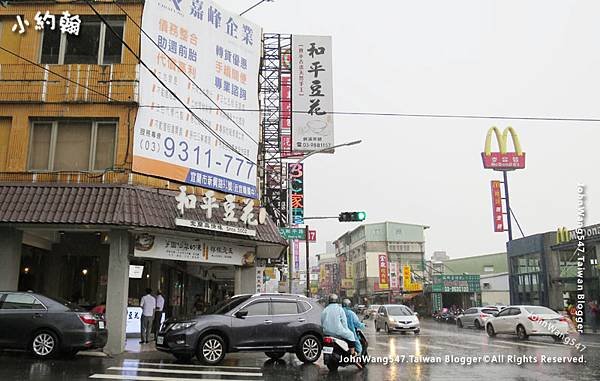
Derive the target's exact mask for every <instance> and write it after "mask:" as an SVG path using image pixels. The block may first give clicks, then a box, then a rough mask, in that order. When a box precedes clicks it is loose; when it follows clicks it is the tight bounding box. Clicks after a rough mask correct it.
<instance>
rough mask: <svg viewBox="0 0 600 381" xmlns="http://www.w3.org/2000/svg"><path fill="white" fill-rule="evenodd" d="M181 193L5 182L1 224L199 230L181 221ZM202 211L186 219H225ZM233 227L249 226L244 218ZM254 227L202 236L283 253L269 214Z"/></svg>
mask: <svg viewBox="0 0 600 381" xmlns="http://www.w3.org/2000/svg"><path fill="white" fill-rule="evenodd" d="M177 194H178V192H175V191H171V190H163V189H156V188H147V187H142V186H134V185H114V184H54V183H53V184H41V183H40V184H31V183H27V184H23V183H0V224H2V223H9V224H13V225H18V224H24V225H30V224H35V225H39V226H40V227H43V226H47V225H108V226H124V227H129V228H149V229H166V230H173V231H179V232H181V231H185V232H191V233H198V232H199V231H198V229H192V228H187V227H182V226H177V225H176V224H175V219H176V218H178V217H179V216H178V212H177V201H176V200H175V196H176V195H177ZM200 211H201V209H200V208H199V207H198V208H196V209H189V210H186V211H185V218H189V219H193V220H197V221H204V222H209V223H213V222H217V221H221V220H222V219H223V217H224V210H223V208H216V209H214V210H213V217H212V219H210V220H208V219H206V217H205V215H204V214H203V213H201V212H200ZM238 213H239V212H238ZM256 213H258V210H256ZM228 225H231V226H237V227H243V228H245V227H247V226H246V225H245V224H244V223H243V222H239V221H238V222H237V223H228ZM252 229H253V230H256V236H239V235H236V234H231V233H223V232H218V233H217V232H211V231H202V234H204V235H213V236H221V237H230V238H231V239H237V240H239V239H243V240H246V241H251V242H254V243H255V244H256V245H261V244H268V245H269V246H271V248H272V249H274V250H272V252H273V254H274V252H277V255H276V256H278V255H279V252H281V250H282V249H283V248H284V247H285V246H287V242H286V241H285V240H284V239H283V238H282V237H281V235H280V234H279V229H278V228H277V226H276V225H275V223H274V222H273V221H272V220H271V219H270V218H269V217H267V219H266V222H265V224H262V225H261V224H259V225H257V226H252ZM269 251H271V250H269ZM270 256H273V257H274V256H275V255H270Z"/></svg>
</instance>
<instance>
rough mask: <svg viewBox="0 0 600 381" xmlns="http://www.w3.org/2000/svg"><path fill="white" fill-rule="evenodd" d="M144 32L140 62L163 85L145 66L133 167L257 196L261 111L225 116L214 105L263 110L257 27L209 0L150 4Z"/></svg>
mask: <svg viewBox="0 0 600 381" xmlns="http://www.w3.org/2000/svg"><path fill="white" fill-rule="evenodd" d="M142 27H143V28H144V31H145V32H146V33H147V34H148V36H149V38H148V37H146V36H144V35H142V37H141V42H140V45H141V52H140V53H141V59H142V60H143V61H144V62H145V63H146V64H147V65H148V67H149V69H150V70H152V71H154V72H155V73H156V74H157V76H158V77H159V78H160V81H159V80H157V79H156V78H155V77H154V76H153V75H152V74H151V73H150V71H149V70H147V69H146V68H144V67H141V68H140V73H139V103H140V105H145V106H147V107H140V108H139V109H138V113H137V118H136V121H135V127H134V142H133V147H134V148H133V170H134V171H135V172H140V173H144V174H148V175H154V176H159V177H164V178H168V179H172V180H177V181H181V182H185V183H187V184H191V185H198V186H202V187H205V188H211V189H215V190H218V191H221V192H225V193H231V194H236V195H242V196H245V197H250V198H258V191H257V187H256V164H255V163H256V160H257V156H258V143H257V142H258V135H259V113H257V112H237V113H234V114H231V115H229V117H228V116H227V115H226V114H224V113H223V111H220V110H217V109H216V108H217V106H215V104H213V103H212V102H215V103H216V104H217V105H218V107H220V108H222V109H232V108H234V109H239V110H256V109H258V81H257V78H258V70H259V60H260V55H261V50H262V49H261V29H260V27H258V26H257V25H255V24H253V23H251V22H249V21H248V20H246V19H244V18H242V17H240V16H238V15H237V14H235V13H232V12H228V11H226V10H225V9H223V8H222V7H221V6H219V5H217V4H216V3H214V2H212V1H210V0H203V1H198V0H178V1H173V0H154V1H146V2H145V4H144V10H143V17H142ZM150 39H152V40H150ZM155 43H156V45H158V46H159V47H160V49H159V48H158V47H157V46H156V45H155ZM169 57H170V58H171V59H172V61H171V60H170V59H169ZM184 73H185V74H184ZM188 77H189V78H190V79H188ZM161 82H162V83H161ZM169 89H170V90H171V91H172V92H171V91H169ZM200 89H202V90H200ZM174 94H175V95H177V97H179V99H180V100H181V101H182V102H183V103H185V104H186V106H187V107H189V108H190V109H191V110H192V111H193V114H192V113H190V112H188V111H187V110H186V109H185V108H184V107H183V106H182V104H181V103H180V102H179V101H178V100H177V99H176V97H175V95H174ZM209 98H210V99H209ZM230 118H231V119H230ZM216 136H221V137H222V138H223V139H224V140H226V141H227V142H228V143H229V144H230V145H231V146H232V147H234V148H235V150H236V151H238V152H239V153H236V152H234V151H233V150H231V149H230V148H229V147H227V146H226V145H224V144H223V142H222V141H219V140H218V139H217V138H216Z"/></svg>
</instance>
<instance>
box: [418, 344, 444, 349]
mask: <svg viewBox="0 0 600 381" xmlns="http://www.w3.org/2000/svg"><path fill="white" fill-rule="evenodd" d="M419 347H425V348H432V349H446V348H444V347H438V346H437V345H431V344H419Z"/></svg>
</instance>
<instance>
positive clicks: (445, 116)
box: [138, 105, 600, 122]
mask: <svg viewBox="0 0 600 381" xmlns="http://www.w3.org/2000/svg"><path fill="white" fill-rule="evenodd" d="M138 107H156V108H181V107H180V106H161V105H139V106H138ZM192 109H193V110H217V109H216V108H213V107H192ZM222 110H225V111H229V112H261V111H263V110H260V109H235V108H225V109H222ZM289 112H290V113H292V114H306V111H298V110H295V111H289ZM327 114H331V115H349V116H381V117H400V118H440V119H502V120H536V121H546V122H600V118H584V117H574V118H568V117H552V116H518V115H516V116H511V115H477V114H471V115H469V114H433V113H432V114H427V113H423V114H416V113H397V112H369V111H329V112H327Z"/></svg>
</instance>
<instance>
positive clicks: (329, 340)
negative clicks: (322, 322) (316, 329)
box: [323, 337, 333, 344]
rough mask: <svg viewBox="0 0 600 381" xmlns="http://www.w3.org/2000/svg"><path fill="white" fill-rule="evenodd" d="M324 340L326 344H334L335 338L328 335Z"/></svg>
mask: <svg viewBox="0 0 600 381" xmlns="http://www.w3.org/2000/svg"><path fill="white" fill-rule="evenodd" d="M323 342H324V343H325V344H332V343H333V339H332V338H331V337H326V338H324V339H323Z"/></svg>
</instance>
